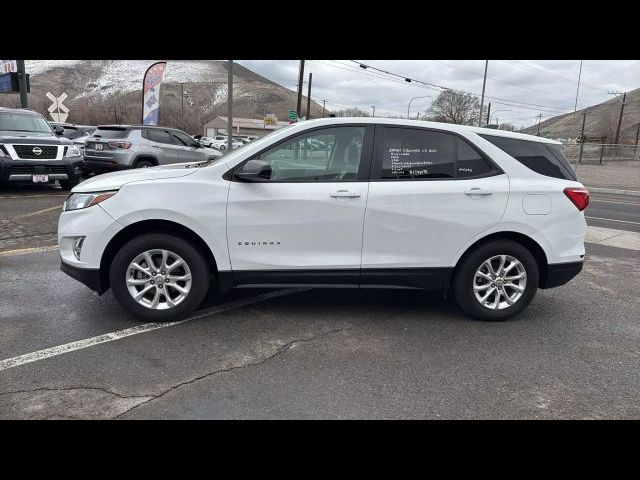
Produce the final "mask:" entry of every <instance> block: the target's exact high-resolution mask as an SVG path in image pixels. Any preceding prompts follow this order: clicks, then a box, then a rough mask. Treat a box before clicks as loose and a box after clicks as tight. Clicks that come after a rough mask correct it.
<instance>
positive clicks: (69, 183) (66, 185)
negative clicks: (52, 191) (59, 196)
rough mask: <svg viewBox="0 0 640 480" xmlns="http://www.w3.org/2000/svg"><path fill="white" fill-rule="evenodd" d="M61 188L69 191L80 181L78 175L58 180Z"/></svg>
mask: <svg viewBox="0 0 640 480" xmlns="http://www.w3.org/2000/svg"><path fill="white" fill-rule="evenodd" d="M58 181H59V182H60V188H62V190H66V191H69V190H71V189H72V188H73V187H75V186H76V185H78V184H79V183H80V177H73V178H72V179H71V180H58Z"/></svg>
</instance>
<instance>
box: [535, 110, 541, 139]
mask: <svg viewBox="0 0 640 480" xmlns="http://www.w3.org/2000/svg"><path fill="white" fill-rule="evenodd" d="M540 120H542V114H541V113H539V114H538V133H537V134H536V135H537V136H538V137H539V136H540Z"/></svg>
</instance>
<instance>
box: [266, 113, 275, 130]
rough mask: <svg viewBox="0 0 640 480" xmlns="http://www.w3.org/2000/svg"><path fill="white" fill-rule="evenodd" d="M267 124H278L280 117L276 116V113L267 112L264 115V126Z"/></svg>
mask: <svg viewBox="0 0 640 480" xmlns="http://www.w3.org/2000/svg"><path fill="white" fill-rule="evenodd" d="M267 125H278V117H276V115H275V113H267V114H266V115H265V116H264V126H265V127H266V126H267Z"/></svg>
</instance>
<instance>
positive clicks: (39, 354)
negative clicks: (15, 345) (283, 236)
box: [0, 288, 310, 371]
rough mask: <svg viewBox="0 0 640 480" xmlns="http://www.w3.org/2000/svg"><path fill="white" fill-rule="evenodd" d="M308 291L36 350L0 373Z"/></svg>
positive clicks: (5, 363)
mask: <svg viewBox="0 0 640 480" xmlns="http://www.w3.org/2000/svg"><path fill="white" fill-rule="evenodd" d="M307 290H310V289H308V288H288V289H285V290H278V291H275V292H269V293H264V294H262V295H257V296H255V297H251V298H245V299H243V300H237V301H235V302H229V303H225V304H222V305H218V306H216V307H211V308H208V309H206V310H202V311H201V312H197V313H196V314H195V315H192V316H190V317H188V318H185V319H184V320H178V321H176V322H166V323H145V324H143V325H138V326H137V327H132V328H126V329H124V330H119V331H116V332H110V333H105V334H103V335H98V336H95V337H91V338H85V339H84V340H78V341H75V342H71V343H65V344H63V345H57V346H55V347H51V348H45V349H44V350H38V351H36V352H31V353H27V354H24V355H19V356H17V357H13V358H7V359H6V360H0V371H2V370H6V369H8V368H13V367H17V366H20V365H24V364H26V363H31V362H37V361H38V360H44V359H46V358H51V357H55V356H58V355H62V354H65V353H69V352H73V351H75V350H82V349H84V348H88V347H92V346H94V345H100V344H101V343H107V342H113V341H115V340H120V339H122V338H126V337H130V336H132V335H138V334H140V333H145V332H151V331H153V330H158V329H161V328H167V327H172V326H174V325H179V324H181V323H185V322H190V321H192V320H197V319H199V318H203V317H207V316H209V315H215V314H217V313H222V312H226V311H228V310H232V309H234V308H240V307H244V306H247V305H252V304H254V303H258V302H264V301H265V300H271V299H272V298H277V297H282V296H284V295H290V294H292V293H297V292H303V291H307Z"/></svg>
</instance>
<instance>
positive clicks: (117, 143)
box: [109, 141, 131, 148]
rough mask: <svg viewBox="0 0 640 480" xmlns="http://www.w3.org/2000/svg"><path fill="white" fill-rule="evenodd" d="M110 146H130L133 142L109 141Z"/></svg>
mask: <svg viewBox="0 0 640 480" xmlns="http://www.w3.org/2000/svg"><path fill="white" fill-rule="evenodd" d="M109 146H110V147H111V148H129V147H130V146H131V142H114V141H112V142H109Z"/></svg>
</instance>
